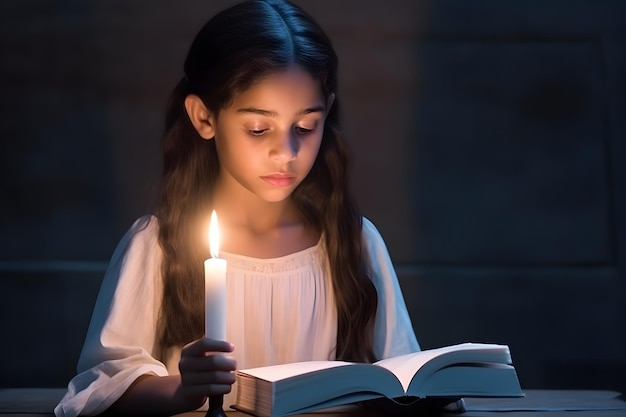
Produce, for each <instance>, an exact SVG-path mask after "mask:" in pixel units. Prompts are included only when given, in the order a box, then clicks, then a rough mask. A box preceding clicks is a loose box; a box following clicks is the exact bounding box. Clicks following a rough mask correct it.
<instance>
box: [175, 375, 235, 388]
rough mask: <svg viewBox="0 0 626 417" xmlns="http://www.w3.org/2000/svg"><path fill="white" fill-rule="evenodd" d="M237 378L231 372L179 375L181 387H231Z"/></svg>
mask: <svg viewBox="0 0 626 417" xmlns="http://www.w3.org/2000/svg"><path fill="white" fill-rule="evenodd" d="M236 380H237V377H236V376H235V374H234V373H232V372H190V373H187V374H185V375H181V381H182V383H183V385H186V386H194V385H232V384H234V383H235V381H236Z"/></svg>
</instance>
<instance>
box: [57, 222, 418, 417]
mask: <svg viewBox="0 0 626 417" xmlns="http://www.w3.org/2000/svg"><path fill="white" fill-rule="evenodd" d="M362 235H363V239H364V242H365V248H366V250H367V252H368V256H369V261H370V268H371V272H372V280H373V282H374V284H375V286H376V289H377V291H378V310H377V312H376V321H375V326H374V354H375V355H376V357H378V358H381V359H382V358H387V357H391V356H395V355H399V354H403V353H408V352H413V351H417V350H419V345H418V343H417V340H416V338H415V334H414V333H413V327H412V325H411V321H410V318H409V314H408V312H407V310H406V306H405V302H404V299H403V298H402V293H401V291H400V286H399V284H398V279H397V277H396V274H395V272H394V269H393V266H392V264H391V259H390V257H389V254H388V252H387V249H386V246H385V243H384V242H383V239H382V237H381V236H380V234H379V233H378V231H377V230H376V228H375V227H374V225H373V224H372V223H371V222H370V221H369V220H367V219H363V233H362ZM161 257H162V252H161V248H160V246H159V243H158V222H157V220H156V218H154V217H151V216H145V217H142V218H140V219H139V220H137V221H136V222H135V224H133V226H132V227H131V228H130V230H129V231H128V232H127V233H126V234H125V235H124V237H123V238H122V240H121V241H120V243H119V244H118V247H117V248H116V250H115V252H114V254H113V257H112V259H111V262H110V264H109V267H108V269H107V272H106V274H105V277H104V279H103V282H102V287H101V288H100V293H99V295H98V299H97V301H96V305H95V307H94V312H93V316H92V318H91V323H90V325H89V330H88V332H87V337H86V340H85V344H84V346H83V350H82V352H81V355H80V358H79V361H78V366H77V371H78V374H77V375H76V376H75V377H74V378H73V379H72V380H71V381H70V382H69V386H68V391H67V394H66V395H65V396H64V397H63V399H62V400H61V401H60V403H59V404H58V405H57V406H56V408H55V409H54V412H55V414H56V415H57V416H59V417H61V416H65V417H73V416H77V415H78V414H81V415H96V414H100V413H102V412H103V411H105V410H106V409H107V408H108V407H109V406H110V405H111V404H113V403H114V402H115V401H116V400H117V399H118V398H119V397H120V396H121V395H122V394H123V393H124V392H125V391H126V389H127V388H128V387H129V386H130V385H131V383H132V382H133V381H135V380H136V379H137V378H138V377H139V376H141V375H144V374H154V375H158V376H165V375H171V374H178V372H179V371H178V361H179V359H180V349H181V348H180V347H178V348H172V349H162V348H161V346H159V344H158V340H157V338H156V328H157V319H158V316H159V308H160V303H161V295H162V281H161V272H160V268H161ZM220 257H222V258H224V259H226V260H227V262H228V267H227V332H226V333H227V339H228V341H229V342H231V343H233V345H234V346H235V351H234V352H233V353H232V356H233V357H234V358H235V359H236V361H237V367H238V368H239V369H245V368H252V367H257V366H264V365H273V364H280V363H287V362H296V361H305V360H326V359H334V358H335V345H336V338H337V314H336V308H335V305H334V298H333V297H334V296H333V290H332V285H331V283H330V274H329V273H328V269H327V264H326V256H325V251H324V248H323V244H322V243H321V241H320V243H318V244H317V245H316V246H313V247H311V248H308V249H305V250H303V251H300V252H296V253H293V254H291V255H287V256H283V257H279V258H273V259H256V258H250V257H246V256H239V255H234V254H228V253H220ZM235 396H236V385H234V386H233V391H232V392H231V393H230V394H228V395H226V396H225V398H224V409H228V407H230V405H231V404H233V403H234V401H235ZM205 407H206V404H205Z"/></svg>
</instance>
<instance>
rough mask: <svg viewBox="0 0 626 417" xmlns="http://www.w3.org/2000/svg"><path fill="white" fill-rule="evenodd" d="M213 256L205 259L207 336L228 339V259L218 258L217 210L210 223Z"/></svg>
mask: <svg viewBox="0 0 626 417" xmlns="http://www.w3.org/2000/svg"><path fill="white" fill-rule="evenodd" d="M209 245H210V249H211V257H210V258H209V259H207V260H205V261H204V300H205V318H204V333H205V336H206V337H208V338H211V339H216V340H226V259H220V258H218V255H219V247H220V231H219V226H218V224H217V214H215V210H213V213H212V214H211V224H210V225H209Z"/></svg>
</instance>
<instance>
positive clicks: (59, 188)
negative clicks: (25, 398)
mask: <svg viewBox="0 0 626 417" xmlns="http://www.w3.org/2000/svg"><path fill="white" fill-rule="evenodd" d="M233 3H234V2H233V1H226V0H221V1H215V0H214V1H199V0H195V1H186V2H176V1H160V2H153V1H147V0H141V1H132V2H124V1H110V0H107V1H104V0H92V1H82V0H73V1H70V0H66V1H43V0H41V1H34V0H11V1H3V2H1V3H0V48H1V50H0V52H1V59H2V64H1V65H0V83H1V84H0V92H1V94H0V109H1V113H0V134H1V135H2V153H1V154H0V171H1V173H2V175H1V182H0V187H1V188H0V190H1V194H0V196H1V197H0V198H1V201H2V202H1V204H0V219H1V220H0V247H1V249H0V357H2V358H3V364H2V365H0V387H11V386H14V387H16V386H33V387H34V386H40V387H41V386H65V385H66V383H67V381H68V380H69V378H71V377H72V376H73V375H74V372H75V371H74V366H75V363H76V360H77V357H78V353H79V351H80V348H81V345H82V341H83V337H84V334H85V331H86V326H87V324H88V321H89V317H90V314H91V309H92V306H93V303H94V300H95V297H96V294H97V291H98V287H99V284H100V280H101V278H102V274H103V271H104V268H105V267H106V264H107V261H108V259H109V257H110V255H111V253H112V251H113V249H114V247H115V245H116V243H117V241H118V239H119V238H120V237H121V236H122V234H123V233H124V231H125V230H126V229H127V228H128V227H129V226H130V224H131V223H132V221H133V220H134V219H135V218H137V217H138V216H140V215H142V214H144V213H147V212H149V211H150V207H151V205H152V203H153V201H154V198H155V190H156V185H157V181H158V177H159V172H160V153H159V152H160V141H161V131H162V123H163V122H162V120H163V110H164V106H165V101H166V99H167V96H168V94H169V92H170V91H171V89H172V88H173V86H174V85H175V83H176V82H177V81H178V79H179V78H180V77H181V74H182V72H181V71H182V70H181V66H182V61H183V59H184V56H185V54H186V52H187V48H188V46H189V44H190V42H191V40H192V38H193V36H194V35H195V33H196V32H197V30H198V29H199V28H200V26H201V25H202V24H203V23H204V21H205V20H206V19H207V18H208V17H209V16H210V15H212V14H213V13H214V12H216V11H217V10H220V9H222V8H224V7H225V6H227V5H230V4H233ZM297 3H298V4H301V5H302V6H304V7H305V9H307V10H308V11H309V12H310V13H311V14H313V15H314V16H315V17H316V18H317V19H318V20H319V22H320V23H321V24H322V26H323V27H324V28H325V29H326V30H327V32H328V33H329V35H330V36H331V38H332V39H333V41H334V43H335V46H336V49H337V51H338V53H339V55H340V58H341V73H340V88H341V90H340V92H339V95H340V97H341V100H342V105H343V116H344V127H345V129H344V130H345V131H346V133H347V135H348V137H349V139H350V142H351V145H352V149H353V154H354V157H355V164H354V171H353V178H352V182H353V184H354V189H355V192H356V194H357V197H358V199H359V202H360V203H361V206H362V209H363V211H364V213H365V215H366V216H368V217H369V218H370V219H371V220H372V221H373V222H374V223H375V224H376V225H377V226H378V228H379V229H380V231H381V232H382V234H383V236H384V237H385V239H386V242H387V244H388V247H389V250H390V253H391V256H392V258H393V260H394V262H395V264H396V267H397V272H398V275H399V277H400V280H401V285H402V287H403V290H404V293H405V298H406V301H407V304H408V306H409V310H410V313H411V316H412V318H413V324H414V328H415V331H416V334H417V336H418V339H419V340H420V343H421V345H422V347H423V348H431V347H437V346H441V345H445V344H453V343H460V342H464V341H475V342H495V343H504V344H508V345H509V346H510V347H511V351H512V355H513V359H514V362H515V364H516V366H517V369H518V373H519V377H520V380H521V382H522V386H523V388H526V389H528V388H602V389H614V390H620V391H622V392H624V391H626V386H625V382H624V381H625V379H624V375H625V374H626V353H625V352H626V330H625V329H626V314H625V313H626V307H625V303H624V297H625V296H626V266H625V264H626V218H625V215H624V213H625V210H626V199H625V196H626V193H625V192H626V171H625V168H624V161H626V144H625V139H626V45H625V43H626V42H625V41H626V28H625V26H626V25H625V22H626V2H622V1H619V0H615V1H608V0H604V1H592V0H589V1H582V0H568V1H565V0H562V1H556V0H554V1H543V0H541V1H539V0H511V1H500V0H491V1H487V0H479V1H472V2H466V1H461V0H459V1H452V0H431V1H425V0H424V1H415V0H386V1H385V2H380V1H373V0H366V1H360V2H353V1H341V0H333V1H330V0H322V1H321V0H300V1H297ZM129 319H130V318H129Z"/></svg>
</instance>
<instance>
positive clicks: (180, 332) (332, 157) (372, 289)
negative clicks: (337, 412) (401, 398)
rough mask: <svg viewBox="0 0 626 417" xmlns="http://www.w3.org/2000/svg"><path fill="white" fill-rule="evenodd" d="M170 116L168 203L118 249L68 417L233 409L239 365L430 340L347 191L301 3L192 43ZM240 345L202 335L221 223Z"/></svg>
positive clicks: (68, 399) (225, 25) (230, 330)
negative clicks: (214, 238) (214, 235)
mask: <svg viewBox="0 0 626 417" xmlns="http://www.w3.org/2000/svg"><path fill="white" fill-rule="evenodd" d="M184 72H185V76H184V77H183V79H182V80H181V81H180V83H179V84H178V86H177V87H176V88H175V90H174V92H173V94H172V96H171V100H170V103H169V107H168V111H167V117H166V134H165V142H164V173H163V178H162V192H161V200H160V204H159V207H158V210H157V211H156V212H155V215H153V216H146V217H143V218H140V219H139V220H137V222H135V224H134V225H133V226H132V227H131V229H130V230H129V231H128V232H127V234H126V235H125V236H124V237H123V239H122V240H121V242H120V244H119V245H118V247H117V249H116V251H115V253H114V254H113V257H112V260H111V263H110V266H109V268H108V270H107V273H106V275H105V278H104V280H103V283H102V288H101V290H100V294H99V296H98V300H97V302H96V306H95V309H94V313H93V317H92V320H91V324H90V326H89V330H88V333H87V337H86V341H85V344H84V347H83V350H82V353H81V356H80V359H79V362H78V372H79V373H78V375H76V376H75V377H74V378H73V379H72V380H71V381H70V383H69V387H68V392H67V394H66V396H65V397H64V398H63V399H62V400H61V402H60V403H59V405H58V406H57V407H56V409H55V414H56V415H57V416H76V415H78V414H83V415H94V414H99V413H102V412H104V411H112V412H123V413H133V412H137V413H149V414H165V415H171V414H177V413H181V412H185V411H189V410H194V409H197V408H199V407H201V406H202V405H203V404H204V403H205V402H206V399H207V396H210V395H219V394H227V395H226V396H225V401H224V407H225V408H227V407H228V406H230V405H231V404H233V403H234V400H235V391H236V386H235V385H233V383H234V381H235V377H234V371H235V370H236V369H243V368H250V367H257V366H263V365H272V364H280V363H287V362H294V361H305V360H327V359H341V360H348V361H367V362H371V361H374V360H377V359H382V358H385V357H390V356H394V355H399V354H403V353H408V352H411V351H416V350H419V345H418V343H417V340H416V338H415V335H414V333H413V329H412V325H411V322H410V319H409V315H408V313H407V310H406V307H405V303H404V300H403V298H402V294H401V291H400V287H399V285H398V281H397V277H396V275H395V272H394V270H393V267H392V264H391V260H390V257H389V255H388V252H387V250H386V247H385V244H384V242H383V240H382V238H381V236H380V235H379V233H378V232H377V230H376V228H375V227H374V225H373V224H372V223H371V222H369V221H368V220H367V219H364V218H362V217H361V215H360V214H359V212H358V210H357V207H356V205H355V202H354V200H353V199H352V197H351V196H350V193H349V191H348V168H347V166H348V164H347V156H346V144H345V143H344V140H343V139H342V137H341V135H340V133H339V131H338V122H339V120H338V119H339V118H338V106H337V104H338V96H337V57H336V55H335V52H334V50H333V48H332V45H331V43H330V41H329V39H328V37H327V36H326V35H325V34H324V32H323V31H322V30H321V29H320V27H319V26H318V25H317V24H316V23H315V22H314V21H313V19H312V18H311V17H310V16H309V15H307V14H306V13H305V12H304V11H303V10H301V9H300V8H299V7H297V6H295V5H293V4H291V3H289V2H286V1H280V0H253V1H247V2H244V3H241V4H239V5H236V6H233V7H231V8H229V9H227V10H225V11H223V12H221V13H219V14H217V15H216V16H215V17H213V18H212V19H211V20H210V21H209V22H208V23H207V24H206V25H205V26H204V27H203V28H202V30H201V31H200V32H199V34H198V35H197V37H196V38H195V40H194V41H193V43H192V45H191V48H190V50H189V53H188V56H187V59H186V61H185V65H184ZM212 210H215V211H216V212H217V213H218V216H219V223H220V229H221V230H222V244H221V249H220V257H222V258H225V259H226V260H227V262H228V272H227V341H220V340H211V339H208V338H204V337H203V332H204V311H205V310H204V290H203V285H204V273H203V261H204V259H206V258H208V257H209V256H210V255H209V248H208V244H207V229H208V227H207V225H208V220H209V218H210V214H211V212H212Z"/></svg>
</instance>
